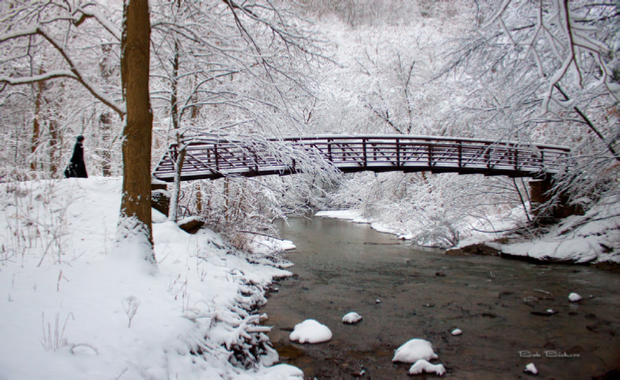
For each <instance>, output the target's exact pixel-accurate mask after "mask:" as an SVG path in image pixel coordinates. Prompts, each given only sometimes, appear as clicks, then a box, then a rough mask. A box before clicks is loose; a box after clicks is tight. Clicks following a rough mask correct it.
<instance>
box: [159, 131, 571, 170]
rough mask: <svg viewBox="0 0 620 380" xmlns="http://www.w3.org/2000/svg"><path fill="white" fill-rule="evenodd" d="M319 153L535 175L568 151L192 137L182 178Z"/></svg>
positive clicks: (429, 140) (349, 161) (404, 166)
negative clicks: (300, 154) (297, 153)
mask: <svg viewBox="0 0 620 380" xmlns="http://www.w3.org/2000/svg"><path fill="white" fill-rule="evenodd" d="M176 150H177V147H176V145H171V146H170V149H169V151H168V152H167V153H166V154H165V155H164V157H163V158H162V160H160V162H159V163H158V165H157V167H156V168H155V171H154V172H153V174H154V176H155V177H157V178H159V179H162V180H165V181H171V180H172V179H173V178H174V163H173V160H176V155H177V152H176ZM287 152H289V153H290V152H304V153H305V155H306V157H318V158H319V159H320V160H322V161H324V162H325V163H326V164H327V165H330V164H331V165H333V166H335V167H336V168H338V169H340V170H341V171H343V172H356V171H364V170H372V171H376V172H378V171H396V170H400V171H432V172H457V173H461V174H467V173H472V174H473V173H481V174H486V175H509V176H536V175H539V174H541V173H555V172H558V171H560V170H562V165H563V163H562V159H563V158H565V157H566V156H567V155H568V153H569V152H570V149H569V148H567V147H561V146H553V145H526V144H519V143H515V142H496V141H487V140H475V139H459V138H450V137H416V136H319V137H297V138H296V137H292V138H284V139H266V140H256V141H250V142H247V141H245V142H240V141H234V140H211V139H196V138H194V139H192V140H189V141H188V145H187V148H186V156H185V163H184V166H183V171H182V177H181V178H182V179H200V178H204V179H206V178H210V179H214V178H220V177H223V176H228V175H243V176H257V175H269V174H280V175H285V174H292V173H296V172H300V171H302V169H301V168H300V165H299V162H298V161H297V162H296V160H295V155H294V154H290V155H287Z"/></svg>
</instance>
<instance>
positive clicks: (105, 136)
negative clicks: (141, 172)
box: [99, 44, 112, 177]
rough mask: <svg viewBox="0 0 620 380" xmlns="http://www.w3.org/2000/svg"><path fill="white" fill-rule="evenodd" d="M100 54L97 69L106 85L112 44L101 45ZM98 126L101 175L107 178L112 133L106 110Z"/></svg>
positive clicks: (109, 174)
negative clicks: (101, 147)
mask: <svg viewBox="0 0 620 380" xmlns="http://www.w3.org/2000/svg"><path fill="white" fill-rule="evenodd" d="M101 53H102V55H103V58H101V61H100V62H99V68H100V70H101V77H102V78H103V80H104V81H105V82H106V83H108V82H109V79H110V76H111V70H112V67H111V64H110V60H111V55H112V44H103V45H101ZM99 125H100V130H101V142H102V145H103V151H102V152H101V158H102V162H101V172H102V173H101V174H102V175H103V176H104V177H109V176H111V175H112V154H111V153H110V151H111V150H112V146H111V145H112V144H110V135H111V131H112V113H111V112H109V111H108V110H105V111H103V112H102V113H101V115H100V116H99Z"/></svg>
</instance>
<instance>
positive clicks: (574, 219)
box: [315, 198, 620, 265]
mask: <svg viewBox="0 0 620 380" xmlns="http://www.w3.org/2000/svg"><path fill="white" fill-rule="evenodd" d="M315 216H319V217H326V218H336V219H344V220H351V221H353V222H355V223H369V224H370V225H371V227H372V228H373V229H375V230H377V231H379V232H385V233H390V234H394V235H397V236H398V237H399V238H402V239H407V240H409V239H413V238H414V237H415V236H418V235H419V234H420V233H421V231H422V230H421V228H423V226H416V228H417V229H416V230H415V231H411V230H408V229H407V228H406V227H405V226H404V225H403V224H402V223H396V222H395V223H392V224H389V225H388V224H385V223H379V222H376V221H373V220H371V219H367V218H364V217H363V215H362V212H361V211H358V210H339V211H321V212H318V213H317V214H316V215H315ZM524 221H526V217H525V214H524V212H523V209H522V208H520V207H518V208H514V209H512V210H509V211H508V212H505V213H502V214H497V215H491V216H489V217H487V218H486V219H484V220H483V219H476V218H471V220H467V221H465V222H466V223H465V222H464V223H461V225H462V227H461V231H459V232H460V234H461V238H462V239H461V241H460V242H459V244H458V245H456V246H455V247H452V248H451V250H461V249H462V248H465V247H468V246H476V245H482V244H484V245H487V246H488V247H491V248H493V249H495V250H497V251H499V252H500V255H504V256H517V257H524V258H532V259H536V260H542V261H564V262H571V263H596V264H599V263H609V264H612V265H620V199H618V198H613V199H610V198H606V199H602V200H601V201H599V203H598V204H597V205H595V206H594V207H592V208H591V209H590V210H589V211H588V212H587V213H586V214H585V215H581V216H580V215H574V216H571V217H568V218H566V219H564V220H563V221H562V222H561V223H560V224H558V225H555V226H553V227H552V228H551V229H550V230H549V231H548V232H547V233H546V234H544V235H542V236H540V237H537V238H535V239H531V240H528V241H521V242H514V241H512V242H511V243H508V244H500V243H497V242H494V241H495V240H497V239H500V238H502V237H504V236H506V232H507V231H511V230H513V229H514V226H515V225H517V223H519V222H521V223H523V222H524ZM511 240H514V239H511Z"/></svg>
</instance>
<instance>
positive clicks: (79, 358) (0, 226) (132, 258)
mask: <svg viewBox="0 0 620 380" xmlns="http://www.w3.org/2000/svg"><path fill="white" fill-rule="evenodd" d="M120 187H121V180H120V179H102V178H94V179H71V180H62V181H42V182H24V183H17V184H14V183H12V184H4V185H3V186H2V188H1V193H0V197H1V198H2V199H1V202H0V203H1V204H2V205H3V208H2V217H1V218H0V239H1V240H2V242H1V244H2V250H1V253H0V254H1V256H0V288H1V289H2V294H3V295H4V297H3V300H2V301H0V302H2V307H0V325H1V326H2V328H0V340H2V342H4V344H2V345H0V374H1V375H0V378H2V379H44V378H45V379H113V378H114V379H117V378H122V379H125V380H126V379H142V378H150V379H170V378H175V379H176V378H179V379H199V378H200V379H205V378H221V377H222V378H230V379H277V378H281V379H288V378H291V379H297V378H303V373H302V372H301V371H300V370H298V369H297V368H294V367H291V366H286V365H276V366H273V367H271V368H265V367H263V365H260V366H259V365H256V358H255V357H254V356H253V355H252V354H251V353H250V347H251V346H249V345H248V343H252V344H253V345H254V346H257V347H258V349H257V350H256V351H255V350H252V353H257V354H258V355H263V356H264V358H263V360H262V362H263V363H265V364H270V363H272V362H274V361H276V360H277V353H276V352H275V351H274V350H272V349H270V348H269V346H268V345H267V340H268V338H267V336H266V335H265V334H263V333H264V332H266V331H268V330H269V329H268V328H267V327H263V326H259V320H260V319H261V318H263V317H262V316H259V315H258V314H256V312H253V311H252V310H253V307H254V306H256V305H260V304H262V303H264V302H265V298H264V292H265V290H266V288H267V286H268V284H269V283H270V281H271V280H272V279H273V278H274V277H282V276H288V275H290V273H289V272H287V271H284V270H281V269H277V268H275V267H273V266H268V265H260V264H252V263H250V262H249V261H248V258H249V257H246V254H244V253H241V252H237V251H235V250H233V249H231V248H229V247H228V246H227V245H226V243H224V242H223V241H222V239H221V238H220V237H219V236H218V235H217V234H215V233H213V232H211V231H209V230H202V231H201V232H199V233H198V234H196V235H189V234H187V233H185V232H184V231H182V230H180V229H179V228H178V227H177V226H176V224H175V223H171V222H165V223H159V224H155V225H154V236H155V250H156V252H155V253H156V258H157V265H156V266H152V265H150V264H148V263H147V262H145V261H144V260H141V259H139V258H138V257H139V255H138V254H137V253H136V252H133V251H132V249H131V248H128V247H119V246H117V244H116V243H115V236H114V233H115V228H116V223H117V220H118V208H119V204H120ZM255 259H260V260H261V261H263V262H264V261H265V258H264V257H261V258H255ZM233 353H234V355H233ZM233 362H235V363H236V364H237V365H236V366H234V365H233V364H231V363H233ZM244 368H248V370H245V369H244Z"/></svg>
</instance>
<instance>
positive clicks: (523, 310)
mask: <svg viewBox="0 0 620 380" xmlns="http://www.w3.org/2000/svg"><path fill="white" fill-rule="evenodd" d="M278 228H279V230H280V235H281V237H282V238H284V239H288V240H292V241H293V242H294V243H295V245H296V246H297V249H296V250H293V251H289V252H287V254H286V257H287V259H288V260H290V261H292V262H293V263H294V264H295V266H293V267H291V268H289V270H290V271H292V272H293V273H294V275H293V276H292V277H289V278H286V279H281V280H279V281H277V282H276V283H275V284H274V285H273V288H278V290H277V291H275V289H274V291H272V292H270V293H269V294H268V298H269V301H268V302H267V304H266V305H265V306H264V307H263V308H262V310H261V312H264V313H267V315H268V317H269V319H268V320H266V321H265V322H264V324H265V325H268V326H274V327H273V329H272V331H271V333H270V334H269V337H270V340H271V342H272V343H273V345H274V348H275V349H276V350H277V351H278V353H279V354H280V362H281V363H287V364H291V365H294V366H296V367H299V368H300V369H302V370H303V371H304V374H305V378H306V379H308V378H310V379H314V378H317V379H352V378H355V377H354V375H357V374H358V373H359V372H360V371H361V370H362V369H363V370H364V371H365V374H364V376H363V377H362V379H411V378H412V377H410V376H408V375H407V371H408V369H409V367H410V366H411V364H404V363H392V361H391V360H392V357H393V356H394V350H395V349H396V348H398V347H399V346H400V345H402V344H403V343H405V342H407V341H408V340H410V339H413V338H422V339H426V340H428V341H430V342H431V343H432V344H433V346H434V348H435V353H436V354H438V355H439V360H438V361H434V363H442V364H443V365H444V366H445V367H446V370H447V373H446V375H444V376H443V377H444V378H449V379H518V378H529V377H530V375H529V374H525V373H523V370H524V368H525V366H526V365H527V364H528V363H534V364H535V365H536V367H537V368H538V371H539V374H538V377H539V378H544V379H558V380H559V379H591V378H592V376H595V375H601V374H604V373H605V372H607V371H609V370H611V369H614V368H620V336H617V335H620V275H618V274H617V273H610V272H605V271H603V270H599V269H596V268H591V267H588V266H575V265H561V264H549V265H543V264H535V263H529V262H525V261H517V260H508V259H501V258H499V257H492V256H458V257H454V256H447V255H445V254H444V252H443V251H441V250H423V249H419V248H418V249H413V248H411V246H410V245H409V244H408V243H407V242H403V241H400V240H397V239H396V238H395V237H394V236H392V235H388V234H382V233H378V232H376V231H374V230H372V229H371V228H370V226H369V225H363V224H354V223H351V222H347V221H342V220H335V219H323V218H312V219H305V218H290V219H289V220H288V221H287V222H284V221H278ZM571 292H576V293H579V294H580V295H581V296H582V297H583V300H582V301H580V303H571V302H569V300H568V295H569V294H570V293H571ZM548 309H552V310H553V311H556V312H557V313H556V314H553V315H544V314H545V313H546V311H547V310H548ZM350 311H356V312H357V313H359V314H361V315H362V317H363V320H362V321H361V322H359V323H358V324H356V325H345V324H343V323H342V317H343V316H344V315H345V314H346V313H348V312H350ZM532 312H534V313H539V314H542V315H536V314H533V313H532ZM306 319H316V320H317V321H319V322H320V323H323V324H325V325H327V326H328V327H329V328H330V329H331V331H332V333H333V338H332V340H331V341H329V342H326V343H321V344H314V345H310V344H297V343H292V342H290V341H289V338H288V336H289V334H290V332H291V331H292V329H293V327H294V326H295V325H296V324H297V323H301V322H302V321H304V320H306ZM455 328H459V329H461V330H462V331H463V335H461V336H452V334H451V331H452V330H454V329H455ZM434 377H436V376H435V375H418V376H416V378H420V379H425V378H434Z"/></svg>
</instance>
